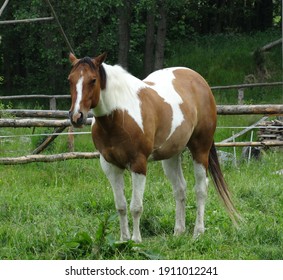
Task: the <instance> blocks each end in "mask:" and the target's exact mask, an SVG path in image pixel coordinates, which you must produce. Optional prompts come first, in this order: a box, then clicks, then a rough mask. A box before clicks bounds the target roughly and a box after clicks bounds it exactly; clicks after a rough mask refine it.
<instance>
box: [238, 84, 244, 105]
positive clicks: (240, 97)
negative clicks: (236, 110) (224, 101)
mask: <svg viewBox="0 0 283 280" xmlns="http://www.w3.org/2000/svg"><path fill="white" fill-rule="evenodd" d="M243 104H244V89H243V88H239V89H238V105H243Z"/></svg>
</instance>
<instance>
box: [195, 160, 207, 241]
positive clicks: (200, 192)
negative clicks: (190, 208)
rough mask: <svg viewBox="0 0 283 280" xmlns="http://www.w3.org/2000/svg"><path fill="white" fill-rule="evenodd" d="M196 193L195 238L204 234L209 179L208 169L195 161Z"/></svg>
mask: <svg viewBox="0 0 283 280" xmlns="http://www.w3.org/2000/svg"><path fill="white" fill-rule="evenodd" d="M194 173H195V192H196V200H197V216H196V223H195V228H194V238H197V237H198V236H199V235H200V234H202V233H204V210H205V201H206V197H207V186H208V179H207V175H206V168H205V166H204V165H203V164H202V163H198V162H197V161H195V160H194Z"/></svg>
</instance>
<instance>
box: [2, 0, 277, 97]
mask: <svg viewBox="0 0 283 280" xmlns="http://www.w3.org/2000/svg"><path fill="white" fill-rule="evenodd" d="M2 2H3V1H2ZM50 2H51V4H52V5H53V7H54V10H55V11H56V13H57V15H58V18H59V20H60V22H61V25H62V26H63V29H64V31H65V33H66V35H67V37H68V39H69V40H70V43H71V45H72V47H73V49H74V51H75V54H76V55H77V56H78V57H83V56H95V55H97V54H99V53H101V52H103V51H107V52H108V59H107V62H108V63H119V64H120V65H122V66H123V67H125V68H126V69H128V70H129V71H130V72H131V73H133V74H134V75H136V76H138V77H140V78H144V77H145V76H146V75H147V74H149V73H150V72H152V71H153V70H156V69H160V68H162V67H164V66H166V59H165V58H166V57H170V56H172V55H173V54H174V55H178V53H176V50H175V49H174V48H175V46H177V45H180V44H182V45H186V44H187V45H188V46H189V45H190V42H192V41H195V40H197V38H199V37H202V36H208V35H209V36H211V35H215V34H216V35H217V34H232V35H233V34H235V35H236V34H253V33H256V32H258V31H269V30H271V29H272V30H278V31H279V30H280V27H281V9H282V7H281V1H279V0H249V1H246V0H237V1H232V0H229V1H228V0H217V1H211V0H199V1H190V0H178V1H175V0H164V1H162V0H140V1H137V0H129V1H126V0H106V1H99V0H77V1H70V0H61V1H50ZM1 5H2V4H1ZM50 15H51V11H50V8H49V6H48V4H47V1H42V0H31V1H20V0H12V1H10V2H9V4H8V6H7V7H6V9H5V10H4V12H3V14H2V16H1V20H8V19H26V18H39V17H46V16H50ZM231 51H232V50H231ZM68 53H69V49H68V47H67V46H66V44H65V42H64V39H63V37H62V35H61V33H60V31H59V28H58V25H57V24H56V21H55V20H53V21H48V22H41V23H38V22H37V23H27V24H13V25H0V77H1V86H0V93H1V95H3V94H6V95H11V94H23V93H24V94H35V93H36V94H67V93H68V82H67V78H66V77H67V76H68V72H69V70H70V65H69V62H68Z"/></svg>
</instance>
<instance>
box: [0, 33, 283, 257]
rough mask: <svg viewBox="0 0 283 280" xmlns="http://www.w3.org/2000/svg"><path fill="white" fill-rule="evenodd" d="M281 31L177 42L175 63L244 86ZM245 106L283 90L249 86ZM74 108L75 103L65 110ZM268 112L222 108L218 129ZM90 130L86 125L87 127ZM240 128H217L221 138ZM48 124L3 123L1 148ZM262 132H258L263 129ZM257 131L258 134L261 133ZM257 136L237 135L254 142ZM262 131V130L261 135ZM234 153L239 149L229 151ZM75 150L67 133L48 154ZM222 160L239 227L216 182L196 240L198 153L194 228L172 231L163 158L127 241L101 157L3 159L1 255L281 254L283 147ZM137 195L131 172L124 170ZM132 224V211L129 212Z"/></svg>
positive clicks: (10, 152) (18, 146) (275, 65)
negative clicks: (138, 239) (137, 232)
mask: <svg viewBox="0 0 283 280" xmlns="http://www.w3.org/2000/svg"><path fill="white" fill-rule="evenodd" d="M276 36H277V34H274V33H272V32H270V33H266V34H261V33H259V34H255V35H252V36H247V35H235V36H228V35H227V36H226V35H225V36H224V35H223V36H215V37H205V38H199V39H196V40H194V41H192V42H188V43H187V44H176V45H175V46H174V48H172V51H171V53H170V54H169V56H168V58H167V61H166V63H167V65H168V66H171V65H185V66H189V67H191V68H193V69H195V70H197V71H198V72H200V73H201V74H202V75H203V76H204V77H205V78H207V79H208V81H209V83H210V84H211V85H226V84H239V83H242V82H244V76H245V75H249V74H253V75H256V67H255V65H254V62H253V59H252V57H251V52H252V51H254V50H255V49H256V48H257V47H259V46H262V45H264V44H266V43H268V42H270V41H272V40H273V39H274V40H275V39H276V38H277V37H276ZM279 56H280V50H277V49H275V50H274V51H272V52H269V53H267V54H266V67H267V69H268V72H269V74H270V76H269V78H268V80H269V81H278V80H281V79H282V70H281V64H280V63H281V62H280V59H278V57H279ZM215 95H216V100H217V102H218V104H234V103H236V102H237V97H236V96H237V93H236V91H235V92H234V93H231V94H230V93H226V92H225V93H221V92H216V93H215ZM245 96H246V97H247V98H246V99H245V102H246V103H247V104H259V103H282V101H283V95H282V88H281V89H280V88H277V89H265V90H259V91H258V90H257V89H253V90H250V91H247V94H246V95H245ZM64 109H67V108H64ZM260 118H261V116H220V117H219V119H218V126H219V127H224V126H225V127H231V126H239V127H241V126H248V125H251V124H253V123H254V122H255V121H257V120H258V119H260ZM88 130H89V127H88V128H85V131H88ZM240 130H241V129H240V128H238V129H237V128H225V129H224V128H217V131H216V135H215V140H216V142H217V141H221V140H223V139H225V138H227V137H229V136H231V135H232V133H233V131H234V132H235V133H237V132H238V131H240ZM49 132H51V130H49V129H40V128H36V129H35V130H33V129H32V128H26V129H24V128H23V129H8V128H0V135H6V136H12V137H11V138H1V140H0V156H1V157H14V156H21V155H27V154H29V153H31V151H32V150H33V149H34V148H35V147H36V146H37V145H38V144H39V143H40V141H42V139H43V137H42V136H34V137H29V136H24V135H29V134H41V133H49ZM255 132H256V131H255ZM255 135H256V134H255ZM249 137H250V134H249V133H248V134H247V135H244V136H242V137H241V138H240V139H239V140H249ZM255 137H256V136H255ZM75 149H76V151H84V152H88V151H93V149H94V148H93V144H92V142H91V136H90V135H77V136H75ZM221 150H224V151H228V152H232V149H231V148H230V149H229V148H226V149H221ZM66 151H67V136H60V137H58V138H57V139H56V141H55V143H54V144H53V145H52V146H51V147H50V148H49V149H48V150H47V151H45V153H48V154H53V153H61V152H66ZM236 154H237V159H238V163H237V167H235V166H234V165H233V164H231V163H228V164H226V165H223V166H222V169H223V173H224V176H225V178H226V179H227V181H228V184H229V186H230V189H231V192H232V193H233V198H234V201H235V205H236V207H237V208H238V210H239V212H240V213H241V215H242V216H243V218H244V220H245V221H244V222H243V223H242V224H241V225H240V228H239V229H236V228H235V227H233V226H232V222H231V221H230V219H229V217H228V215H227V214H226V212H225V210H224V209H223V207H222V205H221V203H220V201H219V199H218V196H217V194H216V191H215V190H214V188H213V186H212V183H210V187H209V196H208V200H207V207H206V216H205V222H206V232H205V234H204V235H203V236H201V237H200V238H199V239H197V240H193V239H192V233H193V227H194V221H195V211H196V202H195V194H194V191H193V185H194V179H193V172H192V170H193V168H192V162H191V160H190V156H189V154H188V153H187V152H185V153H184V154H183V166H184V174H185V177H186V179H187V182H188V189H187V209H186V210H187V216H186V220H187V231H186V233H185V234H184V235H182V236H180V237H174V236H173V228H174V216H175V203H174V199H173V194H172V189H171V186H170V185H169V183H168V181H167V180H166V179H165V177H164V175H163V171H162V168H161V164H160V163H159V162H151V163H149V166H148V176H147V185H146V191H145V197H144V213H143V216H142V219H141V232H142V236H143V243H142V244H139V245H137V244H133V243H132V242H126V243H119V242H117V241H118V239H119V222H118V216H117V215H116V211H115V206H114V199H113V194H112V190H111V187H110V185H109V183H108V181H107V180H106V178H105V176H104V174H103V173H102V171H101V168H100V166H99V161H98V160H70V161H64V162H55V163H32V164H27V165H14V166H8V165H6V166H4V165H0V259H9V260H11V259H56V260H57V259H255V260H258V259H264V260H267V259H283V234H282V232H283V212H282V205H283V192H282V188H283V184H282V182H283V180H282V175H279V174H276V173H275V172H276V171H278V170H281V169H282V168H283V167H282V162H283V153H282V150H281V151H280V150H278V149H272V150H271V149H270V150H267V151H265V152H264V153H263V156H262V159H261V160H260V161H256V160H251V161H250V162H246V161H240V155H241V148H237V149H236ZM125 182H126V190H125V191H126V196H127V199H128V201H129V200H130V197H131V186H130V176H129V174H128V173H126V175H125ZM130 223H131V219H130Z"/></svg>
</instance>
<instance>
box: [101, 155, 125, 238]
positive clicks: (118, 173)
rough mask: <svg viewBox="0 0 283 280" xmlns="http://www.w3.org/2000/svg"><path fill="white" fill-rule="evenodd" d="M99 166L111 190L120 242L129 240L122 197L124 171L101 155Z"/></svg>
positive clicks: (123, 198) (123, 196)
mask: <svg viewBox="0 0 283 280" xmlns="http://www.w3.org/2000/svg"><path fill="white" fill-rule="evenodd" d="M100 164H101V167H102V169H103V171H104V173H105V175H106V176H107V178H108V180H109V182H110V184H111V186H112V189H113V193H114V199H115V205H116V209H117V211H118V214H119V219H120V230H121V240H122V241H123V240H129V239H130V232H129V225H128V217H127V202H126V198H125V195H124V177H123V173H124V170H123V169H120V168H118V167H117V166H115V165H113V164H111V163H109V162H107V161H106V160H105V159H104V157H103V156H102V155H100Z"/></svg>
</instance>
